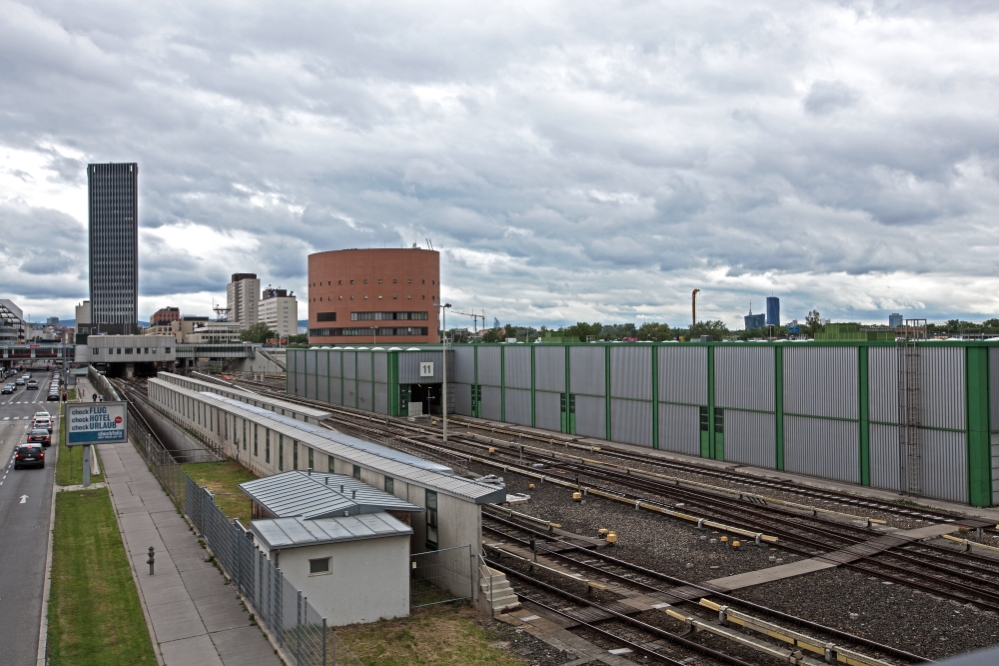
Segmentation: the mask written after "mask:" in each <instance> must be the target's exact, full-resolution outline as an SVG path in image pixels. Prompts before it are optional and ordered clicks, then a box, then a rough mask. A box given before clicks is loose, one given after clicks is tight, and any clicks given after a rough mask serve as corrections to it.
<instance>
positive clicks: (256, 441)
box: [253, 423, 260, 458]
mask: <svg viewBox="0 0 999 666" xmlns="http://www.w3.org/2000/svg"><path fill="white" fill-rule="evenodd" d="M258 427H259V426H257V424H256V423H254V424H253V455H255V456H256V457H258V458H259V457H260V447H259V446H258V444H259V443H260V437H259V431H258V430H257V428H258Z"/></svg>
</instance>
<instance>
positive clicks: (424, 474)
mask: <svg viewBox="0 0 999 666" xmlns="http://www.w3.org/2000/svg"><path fill="white" fill-rule="evenodd" d="M149 383H150V384H151V385H159V386H162V387H164V388H166V389H168V390H171V391H176V392H177V393H179V394H181V395H185V396H188V397H191V398H194V399H196V400H204V401H205V402H208V403H210V404H213V405H215V406H216V407H218V408H219V409H223V410H226V411H228V412H229V413H230V414H235V415H236V416H239V417H240V418H244V419H248V420H250V421H254V422H256V423H260V424H261V425H263V426H265V427H268V428H270V429H271V430H274V431H275V432H279V433H281V434H283V435H284V436H285V437H289V438H291V439H295V440H298V441H299V442H302V443H304V444H306V445H308V446H310V447H312V448H314V449H315V450H316V451H319V452H322V453H326V454H327V455H331V456H334V457H336V458H339V459H341V460H346V461H348V462H351V463H354V464H357V465H360V466H362V467H366V468H368V469H371V470H374V471H376V472H380V473H382V474H385V475H387V476H391V477H393V478H396V479H398V480H400V481H404V482H406V483H412V484H413V485H416V486H421V487H423V488H427V489H429V490H435V491H437V492H440V493H444V494H445V495H451V496H453V497H459V498H461V499H464V500H468V501H472V502H475V503H476V504H495V503H498V502H505V501H506V490H505V489H503V488H495V487H492V486H488V485H486V484H484V483H477V482H475V481H472V480H471V479H466V478H463V477H460V476H455V475H453V474H445V473H442V472H438V471H435V470H431V469H425V468H423V467H417V466H415V465H412V464H409V463H408V462H403V461H401V460H396V459H392V458H389V457H387V456H386V455H382V454H381V453H375V452H372V451H369V450H367V449H362V448H358V447H357V446H351V445H348V444H344V443H343V442H341V441H340V440H341V439H342V438H347V437H348V436H347V435H344V434H342V433H338V432H333V431H332V430H330V431H328V432H329V434H331V435H334V436H335V437H336V439H331V438H328V437H320V436H319V435H318V434H316V433H314V432H313V431H312V430H311V429H310V430H305V429H304V427H305V426H308V425H309V424H307V423H303V422H302V421H295V420H292V419H288V418H283V419H281V420H278V418H280V415H277V414H274V413H272V412H268V411H267V410H261V409H259V408H256V407H254V406H253V405H247V404H245V403H242V402H239V401H236V400H229V399H225V398H223V397H222V396H220V395H217V394H214V393H199V392H197V391H192V390H191V389H187V388H184V387H183V386H180V385H177V384H174V383H172V382H167V381H164V380H161V379H150V380H149ZM322 430H323V431H325V428H324V429H322ZM350 439H354V440H356V441H359V442H363V440H357V438H350ZM367 444H369V445H370V447H372V448H373V447H374V446H375V445H374V443H372V442H367ZM379 448H385V449H387V450H388V451H395V450H394V449H388V447H380V446H379ZM395 453H397V454H398V453H400V452H399V451H395ZM417 460H422V459H421V458H417ZM423 462H425V463H426V462H427V461H423Z"/></svg>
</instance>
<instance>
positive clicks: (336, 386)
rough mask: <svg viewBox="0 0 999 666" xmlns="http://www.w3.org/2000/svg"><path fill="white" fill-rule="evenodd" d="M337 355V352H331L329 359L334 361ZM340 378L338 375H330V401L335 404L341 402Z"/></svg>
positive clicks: (340, 403)
mask: <svg viewBox="0 0 999 666" xmlns="http://www.w3.org/2000/svg"><path fill="white" fill-rule="evenodd" d="M338 357H339V354H337V353H336V352H333V356H332V357H331V361H335V360H336V359H337V358H338ZM341 381H342V380H341V379H340V378H339V377H330V402H332V403H333V404H335V405H342V404H343V390H342V386H341V385H340V382H341Z"/></svg>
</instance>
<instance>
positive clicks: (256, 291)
mask: <svg viewBox="0 0 999 666" xmlns="http://www.w3.org/2000/svg"><path fill="white" fill-rule="evenodd" d="M225 309H226V310H228V311H229V312H228V321H234V322H239V328H240V329H247V328H249V327H251V326H253V325H254V324H256V323H257V322H258V321H260V314H259V313H260V280H258V279H257V275H256V273H233V274H232V282H230V283H229V285H228V286H227V287H226V307H225ZM220 321H221V320H220Z"/></svg>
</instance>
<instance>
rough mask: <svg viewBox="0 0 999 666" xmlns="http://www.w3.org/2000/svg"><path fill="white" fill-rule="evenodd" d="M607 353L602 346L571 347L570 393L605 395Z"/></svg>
mask: <svg viewBox="0 0 999 666" xmlns="http://www.w3.org/2000/svg"><path fill="white" fill-rule="evenodd" d="M605 354H606V352H605V351H604V348H603V347H602V346H598V345H592V346H574V347H569V392H570V393H585V394H587V395H604V394H605V393H606V391H607V385H606V377H605V372H606V365H607V364H606V357H605Z"/></svg>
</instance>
